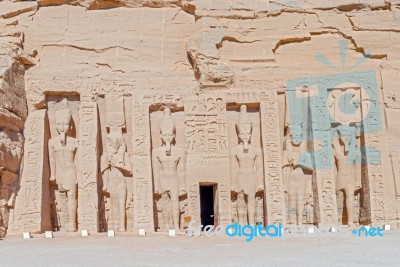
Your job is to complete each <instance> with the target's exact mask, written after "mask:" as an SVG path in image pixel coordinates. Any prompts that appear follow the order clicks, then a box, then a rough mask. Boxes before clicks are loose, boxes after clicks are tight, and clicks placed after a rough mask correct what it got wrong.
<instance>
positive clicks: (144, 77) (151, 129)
mask: <svg viewBox="0 0 400 267" xmlns="http://www.w3.org/2000/svg"><path fill="white" fill-rule="evenodd" d="M0 28H1V31H0V170H1V173H0V175H1V184H0V202H1V203H0V204H1V214H0V231H1V233H2V235H3V234H5V232H6V231H9V232H16V233H21V232H23V231H30V232H32V233H38V232H43V231H46V230H55V231H59V230H61V231H63V230H73V231H74V230H78V229H79V230H89V231H91V232H97V231H107V230H114V231H134V232H136V231H138V230H139V232H140V231H146V232H152V231H158V230H170V229H171V230H172V229H174V230H175V231H179V230H183V229H185V228H186V227H187V225H188V223H189V222H190V221H197V222H198V223H201V218H202V211H203V213H204V212H205V211H204V199H203V200H202V199H201V198H202V196H201V193H200V192H201V191H202V190H203V189H204V188H205V187H206V186H211V187H212V190H213V196H212V198H211V197H209V198H210V199H208V200H209V201H210V203H211V204H210V205H213V207H212V208H211V209H212V211H211V212H210V214H208V215H207V216H213V217H212V218H213V222H214V224H215V225H218V224H229V223H232V222H239V223H251V224H253V223H263V224H268V223H275V224H276V223H282V224H284V225H285V224H286V223H296V224H301V223H307V224H320V225H328V226H332V225H333V224H337V223H338V222H339V223H343V224H350V225H351V224H352V223H360V224H372V225H384V224H385V225H390V227H392V228H397V227H399V226H400V218H399V215H398V214H400V202H399V201H400V176H399V174H398V173H399V167H398V165H399V164H398V163H399V162H400V161H399V159H400V152H399V149H400V139H399V137H398V134H399V132H400V130H399V129H400V124H399V123H398V122H397V117H398V115H400V104H399V98H400V93H399V89H398V87H399V82H398V74H399V71H400V67H399V66H400V65H399V63H400V52H399V51H400V47H399V45H398V43H399V41H400V16H399V5H398V1H397V2H396V1H383V0H378V1H372V0H363V1H352V0H341V1H317V0H315V1H314V0H312V1H310V0H307V1H305V0H304V1H288V0H268V1H261V0H256V1H252V2H249V1H243V0H234V1H202V0H193V1H175V0H171V1H147V0H143V1H136V0H116V1H92V0H85V1H81V0H78V1H69V0H40V1H37V2H12V1H2V2H0ZM360 73H364V74H365V73H369V74H371V75H370V76H368V77H369V78H365V79H364V81H366V80H367V82H366V83H367V84H368V85H367V86H365V88H363V87H362V86H354V85H351V86H350V85H348V84H345V85H343V84H340V85H337V86H334V88H331V87H330V86H328V84H329V82H330V81H340V77H344V76H345V77H348V78H347V80H346V82H347V83H348V82H353V83H355V81H354V80H356V79H358V78H357V77H359V76H357V75H361V74H360ZM341 75H342V76H341ZM343 75H344V76H343ZM310 77H314V78H312V79H314V81H321V83H322V85H321V86H319V87H318V86H317V87H318V88H317V87H315V86H314V85H312V86H311V87H307V86H303V87H294V88H291V87H290V86H289V83H290V81H296V80H299V79H302V78H303V79H311V78H310ZM361 82H362V81H361ZM313 86H314V87H313ZM372 87H374V88H375V87H376V90H375V91H373V90H372V89H371V88H372ZM318 90H320V91H318ZM363 90H364V91H363ZM320 92H322V94H321V95H318V93H320ZM292 93H293V94H294V95H296V96H297V97H298V96H301V97H304V99H307V101H308V102H307V101H306V102H307V104H304V103H305V102H303V101H300V102H301V103H303V104H301V105H302V106H301V107H300V108H299V110H300V112H299V114H297V115H299V116H297V115H296V116H294V118H293V117H292V116H291V113H292V112H293V111H291V108H293V107H295V106H296V105H298V104H299V103H300V102H295V101H294V102H293V101H292V100H291V98H290V94H292ZM370 93H373V94H374V99H373V100H371V97H370V95H369V94H370ZM348 97H350V98H348ZM317 98H318V101H317V100H316V99H317ZM341 101H344V102H346V101H347V102H349V103H351V104H352V105H353V106H352V107H353V108H354V109H355V110H356V112H353V113H352V112H350V113H351V114H348V113H349V112H347V113H346V111H345V112H342V111H341V110H340V109H341V105H342V104H340V103H341ZM347 102H346V103H347ZM371 106H374V107H377V110H378V111H379V112H375V113H373V114H368V111H369V110H370V108H371ZM65 108H69V110H70V114H69V113H68V116H67V117H68V118H69V120H68V122H67V120H65V129H64V130H62V129H61V128H62V127H61V126H60V125H59V123H60V120H59V114H61V113H62V110H63V109H65ZM245 109H246V110H247V112H244V110H245ZM163 112H165V114H164V115H162V113H163ZM64 113H65V112H64ZM245 114H247V115H245ZM366 114H368V116H369V117H368V118H369V120H368V123H367V121H366V120H364V119H365V118H364V117H363V116H366ZM300 115H303V116H300ZM70 122H71V123H70ZM378 124H379V125H380V126H381V127H378V126H377V125H378ZM250 125H251V126H250ZM346 127H347V128H346ZM371 127H372V128H373V127H376V128H379V131H372V132H371V133H370V132H365V131H364V129H372V128H371ZM60 129H61V130H60ZM346 129H347V130H346ZM349 129H350V130H349ZM66 130H68V131H69V132H68V134H66V133H65V131H66ZM346 131H347V132H346ZM349 132H351V134H350V133H349ZM299 133H301V134H299ZM333 133H335V134H333ZM316 136H322V138H321V140H318V139H315V137H316ZM296 139H299V140H296ZM314 139H315V140H314ZM58 143H60V145H58ZM64 143H65V146H64ZM70 144H72V145H70ZM363 146H368V147H369V148H366V149H364V148H363ZM321 149H328V150H329V151H330V152H329V153H328V155H327V154H323V153H322V154H321V153H320V154H319V153H314V152H315V151H319V150H321ZM348 151H352V153H350V154H349V153H348ZM377 151H379V152H377ZM48 155H50V156H48ZM22 159H23V161H22ZM361 160H366V161H367V163H368V164H365V166H363V167H362V168H361V167H360V164H358V163H359V162H360V161H361ZM63 164H64V165H63ZM68 164H69V165H68ZM318 164H325V165H326V167H327V168H322V169H321V168H317V167H316V166H317V165H318ZM66 165H68V167H67V168H65V166H66ZM63 167H64V168H63ZM60 170H61V171H60ZM67 176H68V177H67ZM64 178H65V179H64ZM54 180H55V181H56V183H53V182H52V181H54ZM75 191H76V192H75ZM69 195H71V196H69ZM76 196H77V197H76ZM344 199H345V201H344ZM202 203H203V204H202ZM343 207H346V209H344V208H343ZM344 210H347V212H344ZM75 217H76V218H75ZM177 233H178V232H177Z"/></svg>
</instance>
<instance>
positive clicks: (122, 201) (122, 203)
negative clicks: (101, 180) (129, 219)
mask: <svg viewBox="0 0 400 267" xmlns="http://www.w3.org/2000/svg"><path fill="white" fill-rule="evenodd" d="M121 178H122V179H123V180H122V181H121V185H120V186H119V190H118V191H119V192H118V208H119V210H118V213H119V228H118V231H120V232H125V231H126V228H125V219H126V213H125V212H126V194H127V193H126V190H127V188H126V184H125V178H124V177H121Z"/></svg>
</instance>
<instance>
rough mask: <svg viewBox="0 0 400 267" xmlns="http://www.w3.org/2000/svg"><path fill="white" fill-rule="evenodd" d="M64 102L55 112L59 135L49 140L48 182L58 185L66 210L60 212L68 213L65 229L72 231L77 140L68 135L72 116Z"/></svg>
mask: <svg viewBox="0 0 400 267" xmlns="http://www.w3.org/2000/svg"><path fill="white" fill-rule="evenodd" d="M66 104H67V102H66V101H65V102H64V107H63V108H62V109H60V110H58V111H57V112H56V130H57V132H58V134H59V135H58V136H57V137H54V138H51V139H50V140H49V161H50V182H52V183H55V184H57V185H58V192H59V194H60V197H61V199H65V200H66V202H67V210H62V213H64V214H68V224H69V225H68V227H66V228H65V230H67V231H73V232H74V231H76V230H77V225H76V212H77V194H76V193H77V168H76V166H77V164H76V159H77V156H76V153H77V149H78V140H77V139H75V138H74V137H71V136H69V132H70V129H71V119H72V116H71V111H70V110H69V108H68V107H67V106H66ZM61 208H63V206H61Z"/></svg>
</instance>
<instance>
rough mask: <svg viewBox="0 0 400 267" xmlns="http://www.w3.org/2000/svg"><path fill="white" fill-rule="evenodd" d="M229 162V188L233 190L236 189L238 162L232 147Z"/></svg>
mask: <svg viewBox="0 0 400 267" xmlns="http://www.w3.org/2000/svg"><path fill="white" fill-rule="evenodd" d="M230 163H231V190H232V191H233V192H236V191H237V171H238V168H239V166H238V162H237V158H236V153H235V151H234V150H233V149H232V150H231V157H230Z"/></svg>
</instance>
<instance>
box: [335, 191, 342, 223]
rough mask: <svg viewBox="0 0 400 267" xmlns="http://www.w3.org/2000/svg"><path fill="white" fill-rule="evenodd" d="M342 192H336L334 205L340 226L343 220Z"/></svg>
mask: <svg viewBox="0 0 400 267" xmlns="http://www.w3.org/2000/svg"><path fill="white" fill-rule="evenodd" d="M343 198H344V196H343V191H342V190H337V191H336V203H337V208H338V223H339V224H342V220H343Z"/></svg>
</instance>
